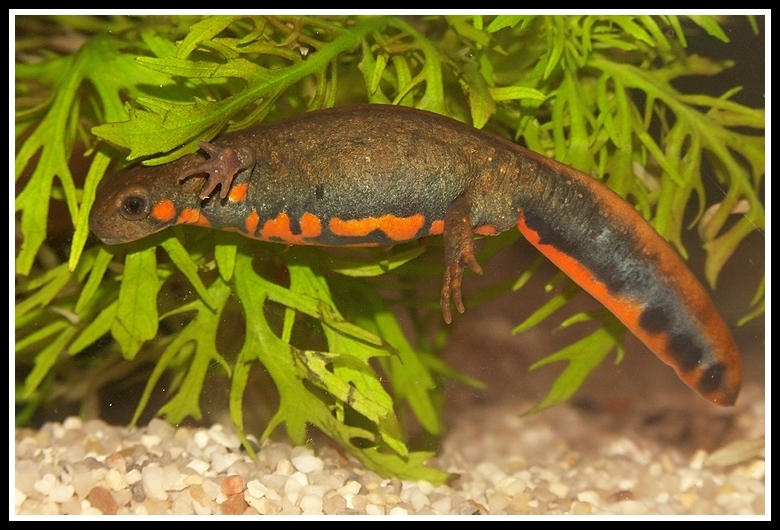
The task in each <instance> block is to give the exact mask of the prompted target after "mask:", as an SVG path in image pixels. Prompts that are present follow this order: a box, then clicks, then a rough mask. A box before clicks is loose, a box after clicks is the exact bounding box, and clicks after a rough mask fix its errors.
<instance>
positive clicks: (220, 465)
mask: <svg viewBox="0 0 780 530" xmlns="http://www.w3.org/2000/svg"><path fill="white" fill-rule="evenodd" d="M239 460H241V455H239V454H236V453H228V454H225V455H222V454H219V453H213V454H212V455H211V467H212V468H213V469H214V471H216V472H217V473H222V472H223V471H225V470H226V469H227V468H229V467H230V466H232V465H233V464H234V463H236V462H238V461H239Z"/></svg>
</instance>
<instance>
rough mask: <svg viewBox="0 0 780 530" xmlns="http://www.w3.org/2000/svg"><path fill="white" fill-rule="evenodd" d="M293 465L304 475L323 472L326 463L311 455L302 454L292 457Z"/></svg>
mask: <svg viewBox="0 0 780 530" xmlns="http://www.w3.org/2000/svg"><path fill="white" fill-rule="evenodd" d="M292 465H293V466H295V469H297V470H298V471H300V472H302V473H311V472H312V471H322V469H323V468H324V467H325V463H324V462H323V461H322V460H321V459H319V458H317V457H316V456H314V455H311V454H301V455H298V456H293V457H292Z"/></svg>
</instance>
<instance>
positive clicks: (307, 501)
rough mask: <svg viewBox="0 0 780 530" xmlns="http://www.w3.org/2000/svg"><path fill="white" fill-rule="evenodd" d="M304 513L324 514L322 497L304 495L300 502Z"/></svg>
mask: <svg viewBox="0 0 780 530" xmlns="http://www.w3.org/2000/svg"><path fill="white" fill-rule="evenodd" d="M299 506H300V508H301V510H303V514H304V515H321V514H322V497H318V496H316V495H304V496H303V497H302V498H301V502H300V504H299Z"/></svg>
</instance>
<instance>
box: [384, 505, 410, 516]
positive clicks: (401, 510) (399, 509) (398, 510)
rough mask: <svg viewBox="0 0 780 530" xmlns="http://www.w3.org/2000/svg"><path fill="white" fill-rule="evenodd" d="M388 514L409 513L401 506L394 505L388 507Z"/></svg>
mask: <svg viewBox="0 0 780 530" xmlns="http://www.w3.org/2000/svg"><path fill="white" fill-rule="evenodd" d="M388 515H409V511H408V510H407V509H406V508H402V507H401V506H394V507H393V508H390V513H389V514H388Z"/></svg>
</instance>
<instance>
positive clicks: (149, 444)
mask: <svg viewBox="0 0 780 530" xmlns="http://www.w3.org/2000/svg"><path fill="white" fill-rule="evenodd" d="M160 441H161V440H160V437H159V436H157V435H155V434H142V435H141V443H142V444H143V445H144V447H146V448H147V449H153V448H155V447H157V446H158V445H160Z"/></svg>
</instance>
